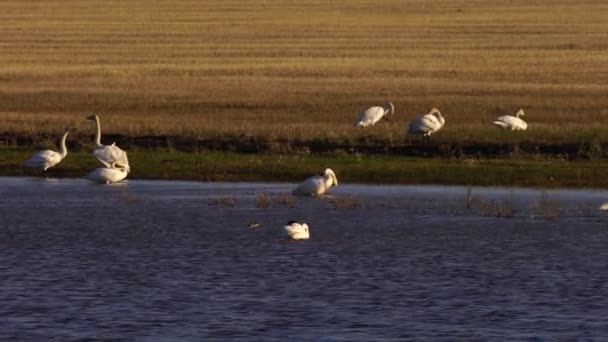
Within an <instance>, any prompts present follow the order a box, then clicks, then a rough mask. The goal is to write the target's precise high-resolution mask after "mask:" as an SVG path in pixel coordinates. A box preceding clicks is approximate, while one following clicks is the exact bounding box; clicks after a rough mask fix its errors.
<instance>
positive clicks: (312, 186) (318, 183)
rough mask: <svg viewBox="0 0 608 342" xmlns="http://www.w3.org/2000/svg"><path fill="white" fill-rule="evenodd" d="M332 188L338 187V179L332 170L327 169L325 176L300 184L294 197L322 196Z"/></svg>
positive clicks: (294, 192)
mask: <svg viewBox="0 0 608 342" xmlns="http://www.w3.org/2000/svg"><path fill="white" fill-rule="evenodd" d="M332 186H338V178H337V177H336V174H335V173H334V171H332V169H325V172H324V173H323V176H312V177H309V178H307V179H306V180H305V181H303V182H302V183H300V184H299V185H298V186H297V187H296V188H295V189H294V190H293V194H294V195H300V196H320V195H323V194H324V193H325V192H326V191H327V190H329V188H331V187H332Z"/></svg>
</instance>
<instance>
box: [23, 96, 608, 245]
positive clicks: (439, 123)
mask: <svg viewBox="0 0 608 342" xmlns="http://www.w3.org/2000/svg"><path fill="white" fill-rule="evenodd" d="M394 113H395V106H394V105H393V104H392V103H391V102H389V103H387V104H385V105H384V106H373V107H370V108H368V109H366V110H364V111H362V112H361V113H360V115H359V118H358V120H357V122H356V123H355V126H357V127H363V128H365V127H371V126H373V125H375V124H376V123H377V122H378V121H380V120H381V119H383V118H385V119H387V120H388V119H390V117H391V116H392V115H393V114H394ZM521 116H524V111H523V109H520V110H519V111H518V112H517V113H516V114H515V115H514V116H513V115H503V116H500V117H498V118H497V119H496V121H494V122H493V124H494V125H496V126H498V127H500V128H503V129H506V130H512V131H515V130H526V129H527V127H528V125H527V124H526V122H525V121H524V120H522V119H521ZM86 120H90V121H94V122H95V128H96V131H95V140H94V143H95V148H94V150H93V153H92V155H93V156H94V157H95V158H96V159H97V160H98V161H99V162H101V164H102V167H99V168H97V169H95V170H93V171H91V172H90V173H89V174H88V175H87V176H86V178H88V179H90V180H92V181H95V182H99V183H106V184H108V183H116V182H119V181H122V180H123V179H125V178H126V177H127V175H128V174H129V172H131V167H130V165H129V160H128V158H127V153H126V152H125V151H123V150H122V149H120V148H119V147H118V146H116V144H115V143H113V144H111V145H103V144H102V143H101V124H100V122H99V116H97V115H91V116H89V117H87V118H86ZM444 125H445V118H444V117H443V116H442V115H441V112H440V111H439V110H438V109H437V108H433V109H431V110H430V111H429V112H428V113H426V114H423V115H421V116H419V117H418V118H416V119H414V120H412V121H411V122H410V123H409V125H408V129H407V133H408V134H413V135H422V139H423V141H425V140H427V141H428V140H430V136H431V135H432V134H434V133H436V132H437V131H439V130H440V129H441V128H442V127H443V126H444ZM74 130H75V128H66V129H65V131H64V133H63V136H62V137H61V141H60V144H59V152H56V151H52V150H44V151H39V152H37V153H35V154H34V155H33V156H32V157H31V158H30V159H28V160H27V161H26V162H25V163H24V166H26V167H28V168H33V169H37V170H40V171H42V174H43V176H44V177H46V172H47V170H48V169H49V168H52V167H53V166H56V165H57V164H59V163H60V162H61V161H62V160H63V159H64V158H65V157H66V156H67V154H68V151H67V147H66V139H67V137H68V134H69V133H70V132H72V131H74ZM337 185H338V178H337V176H336V174H335V172H334V171H333V170H332V169H329V168H328V169H325V171H324V173H323V175H321V176H312V177H309V178H307V179H306V180H304V181H303V182H301V183H300V184H298V185H297V186H296V188H295V189H294V190H293V194H294V195H298V196H322V195H323V194H325V193H326V192H327V191H328V190H329V188H331V187H332V186H337ZM607 208H608V207H607ZM284 229H285V232H286V234H287V236H288V237H290V238H292V239H294V240H302V239H308V238H309V237H310V232H309V227H308V225H307V224H306V223H299V222H295V221H290V222H289V223H288V224H287V225H286V226H285V227H284Z"/></svg>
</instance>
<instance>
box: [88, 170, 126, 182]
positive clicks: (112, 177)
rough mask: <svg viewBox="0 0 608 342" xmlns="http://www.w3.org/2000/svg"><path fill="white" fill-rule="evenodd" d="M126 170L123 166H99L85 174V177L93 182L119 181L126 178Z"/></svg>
mask: <svg viewBox="0 0 608 342" xmlns="http://www.w3.org/2000/svg"><path fill="white" fill-rule="evenodd" d="M127 173H128V172H127V170H126V168H124V167H119V168H107V167H100V168H98V169H95V170H93V171H91V172H90V173H89V174H88V175H87V177H86V178H87V179H90V180H92V181H94V182H99V183H105V184H111V183H116V182H120V181H121V180H123V179H125V178H127Z"/></svg>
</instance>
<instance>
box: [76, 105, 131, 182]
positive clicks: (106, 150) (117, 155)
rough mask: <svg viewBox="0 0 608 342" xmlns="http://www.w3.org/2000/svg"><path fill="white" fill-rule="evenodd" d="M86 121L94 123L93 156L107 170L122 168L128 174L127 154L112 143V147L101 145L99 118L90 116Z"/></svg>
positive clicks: (129, 169) (129, 168)
mask: <svg viewBox="0 0 608 342" xmlns="http://www.w3.org/2000/svg"><path fill="white" fill-rule="evenodd" d="M87 120H91V121H95V125H96V128H97V130H96V131H95V151H93V156H94V157H95V158H97V160H99V161H100V162H101V163H102V164H103V165H104V166H105V167H107V168H124V169H125V171H126V172H130V171H131V167H130V166H129V159H128V158H127V152H125V151H123V150H122V149H121V148H120V147H118V146H116V143H112V145H102V144H101V125H100V124H99V116H97V115H91V116H89V117H87Z"/></svg>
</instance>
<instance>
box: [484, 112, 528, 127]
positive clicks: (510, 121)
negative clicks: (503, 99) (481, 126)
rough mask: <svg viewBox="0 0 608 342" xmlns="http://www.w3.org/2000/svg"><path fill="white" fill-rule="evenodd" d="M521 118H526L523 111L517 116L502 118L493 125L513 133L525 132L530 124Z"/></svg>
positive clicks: (504, 116)
mask: <svg viewBox="0 0 608 342" xmlns="http://www.w3.org/2000/svg"><path fill="white" fill-rule="evenodd" d="M520 116H524V110H523V109H520V110H518V111H517V113H516V114H515V116H513V115H503V116H500V117H498V118H497V119H496V121H494V122H493V123H492V124H494V125H496V126H498V127H501V128H503V129H507V130H511V131H525V130H526V129H527V128H528V124H527V123H526V122H525V121H524V120H522V119H521V118H520Z"/></svg>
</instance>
